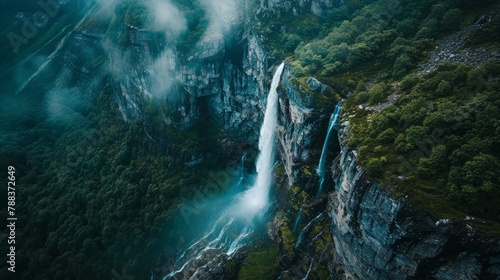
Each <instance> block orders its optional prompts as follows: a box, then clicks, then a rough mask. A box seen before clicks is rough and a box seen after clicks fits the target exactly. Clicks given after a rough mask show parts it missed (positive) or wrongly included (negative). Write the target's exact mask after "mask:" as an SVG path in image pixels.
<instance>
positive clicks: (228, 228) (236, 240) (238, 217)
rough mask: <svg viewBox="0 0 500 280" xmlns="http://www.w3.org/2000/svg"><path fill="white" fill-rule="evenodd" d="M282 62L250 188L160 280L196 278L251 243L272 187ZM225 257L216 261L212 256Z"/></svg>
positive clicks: (242, 173)
mask: <svg viewBox="0 0 500 280" xmlns="http://www.w3.org/2000/svg"><path fill="white" fill-rule="evenodd" d="M284 66H285V65H284V63H282V64H281V65H280V66H279V67H278V69H277V70H276V73H275V74H274V77H273V81H272V84H271V89H270V91H269V95H268V97H267V105H266V111H265V115H264V122H263V123H262V127H261V129H260V138H259V158H258V159H257V163H256V169H257V178H256V179H255V183H254V184H253V186H252V187H251V188H250V189H248V190H246V191H244V192H243V193H242V194H241V195H239V196H236V197H235V198H234V200H235V203H234V204H232V205H230V206H229V207H228V208H227V209H226V210H225V211H223V213H222V215H221V216H220V217H219V219H218V220H217V221H215V222H214V224H213V226H212V228H211V230H210V231H209V232H208V233H206V234H205V235H204V236H202V237H201V238H200V239H198V240H196V241H195V242H193V243H192V244H191V245H190V246H189V247H188V248H186V249H185V250H184V251H182V252H179V253H178V257H177V258H176V262H175V265H174V267H175V268H176V269H174V270H173V271H171V272H170V273H169V274H167V275H165V276H164V277H163V278H162V279H163V280H167V279H176V278H175V277H177V278H178V275H182V277H183V279H190V278H186V277H188V274H189V275H190V277H191V279H196V277H197V276H199V275H201V274H203V273H205V272H206V271H207V270H209V269H210V267H217V266H219V265H220V264H222V262H223V260H225V259H231V258H232V257H233V256H234V255H235V254H236V253H237V252H238V251H239V250H240V249H241V248H242V247H243V246H246V245H247V244H248V243H249V242H251V235H252V233H253V232H254V229H253V228H252V226H253V223H252V222H253V220H254V218H255V217H256V216H257V214H258V213H260V212H264V211H265V209H266V208H265V207H266V206H268V204H269V203H268V195H269V189H270V188H271V185H272V179H273V171H274V156H275V138H276V127H277V124H278V93H277V91H276V89H277V87H278V85H279V83H280V79H281V74H282V73H283V69H284ZM245 161H246V154H244V155H243V156H242V158H241V162H240V176H241V179H240V184H241V183H242V182H244V181H245V180H244V178H245V168H244V164H245ZM222 254H223V255H225V256H227V258H226V257H223V258H218V257H215V256H218V255H222Z"/></svg>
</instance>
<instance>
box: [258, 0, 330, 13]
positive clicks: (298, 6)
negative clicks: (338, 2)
mask: <svg viewBox="0 0 500 280" xmlns="http://www.w3.org/2000/svg"><path fill="white" fill-rule="evenodd" d="M260 7H261V8H262V9H266V10H271V11H284V12H286V13H293V14H302V13H305V12H308V13H311V14H313V15H315V16H318V17H324V16H326V14H327V13H328V11H330V10H331V9H333V8H334V7H335V1H333V0H291V1H283V0H261V1H260Z"/></svg>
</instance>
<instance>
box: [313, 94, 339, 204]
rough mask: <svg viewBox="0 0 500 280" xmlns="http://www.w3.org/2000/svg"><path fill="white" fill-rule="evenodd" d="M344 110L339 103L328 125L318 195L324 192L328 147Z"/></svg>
mask: <svg viewBox="0 0 500 280" xmlns="http://www.w3.org/2000/svg"><path fill="white" fill-rule="evenodd" d="M341 108H342V102H341V101H339V103H337V106H335V110H333V113H332V116H331V117H330V123H329V124H328V132H327V133H326V139H325V144H324V145H323V150H322V152H321V158H320V160H319V164H318V169H317V171H316V174H318V176H319V188H318V195H319V194H320V193H321V192H322V191H323V184H324V183H325V175H326V174H325V173H326V172H325V169H326V156H327V154H328V147H329V146H330V139H331V138H332V137H331V134H332V131H333V130H334V129H335V127H337V126H338V122H339V119H340V109H341Z"/></svg>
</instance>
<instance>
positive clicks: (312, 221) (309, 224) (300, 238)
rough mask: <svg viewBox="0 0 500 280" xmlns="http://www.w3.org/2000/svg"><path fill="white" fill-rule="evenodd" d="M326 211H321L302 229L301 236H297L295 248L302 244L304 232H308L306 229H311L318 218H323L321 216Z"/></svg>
mask: <svg viewBox="0 0 500 280" xmlns="http://www.w3.org/2000/svg"><path fill="white" fill-rule="evenodd" d="M323 214H324V212H321V213H320V214H319V215H318V216H316V217H315V218H314V219H312V220H311V221H310V222H309V223H308V224H307V225H306V226H305V227H304V228H303V229H302V231H301V232H300V235H299V238H297V242H296V243H295V246H294V248H295V249H297V248H298V247H299V245H300V242H302V239H304V234H305V233H306V231H307V230H308V229H309V227H311V226H312V225H313V224H314V222H316V220H318V219H319V218H321V216H323Z"/></svg>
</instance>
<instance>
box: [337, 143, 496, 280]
mask: <svg viewBox="0 0 500 280" xmlns="http://www.w3.org/2000/svg"><path fill="white" fill-rule="evenodd" d="M341 136H343V135H341ZM341 138H342V137H341ZM343 138H344V140H345V137H343ZM341 147H342V148H341V153H340V155H339V156H338V157H337V160H336V162H335V165H334V167H333V178H334V181H335V192H332V193H330V194H329V198H328V203H329V208H330V209H331V211H330V215H331V217H332V224H333V235H334V240H335V248H336V255H337V257H338V258H339V259H340V260H342V262H343V264H344V267H345V270H346V271H347V272H348V273H349V274H351V275H353V276H355V277H357V278H360V279H427V278H429V277H431V278H436V279H450V280H451V279H498V277H499V276H500V274H499V273H500V263H499V259H498V255H499V253H500V243H499V240H498V239H496V238H485V237H481V236H480V235H479V234H476V230H475V229H474V228H473V226H472V225H471V223H470V222H471V219H472V218H466V219H465V220H463V221H451V220H445V219H438V218H436V217H434V216H433V215H431V214H428V213H422V212H418V211H415V210H414V209H412V207H411V206H410V205H409V204H408V202H407V201H406V199H404V198H397V197H395V196H394V195H393V194H392V193H391V192H390V191H388V190H386V189H384V187H382V186H380V185H379V184H377V183H376V182H371V181H370V180H369V179H368V178H367V177H366V176H365V174H364V171H363V168H361V167H360V166H359V165H357V163H356V152H355V151H349V150H347V148H346V147H345V145H341ZM495 256H496V257H495Z"/></svg>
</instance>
